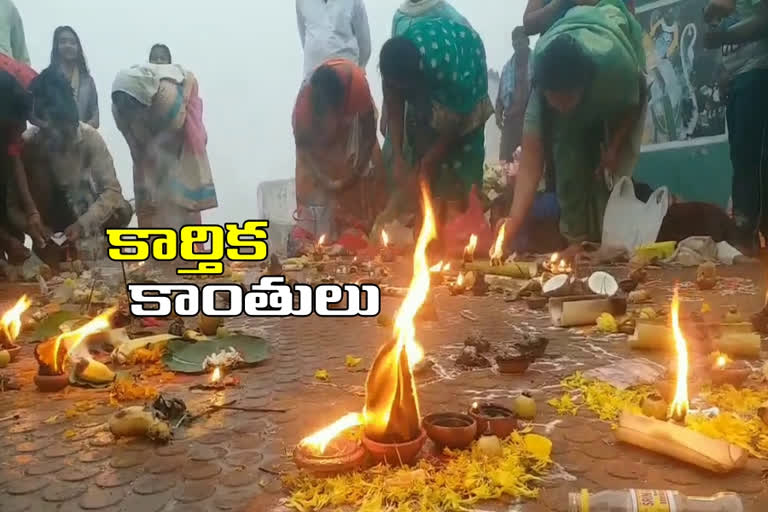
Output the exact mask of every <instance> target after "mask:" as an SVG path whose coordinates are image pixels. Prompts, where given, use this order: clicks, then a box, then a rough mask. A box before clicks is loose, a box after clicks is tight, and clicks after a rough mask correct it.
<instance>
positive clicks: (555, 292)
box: [541, 274, 571, 297]
mask: <svg viewBox="0 0 768 512" xmlns="http://www.w3.org/2000/svg"><path fill="white" fill-rule="evenodd" d="M570 288H571V278H570V276H568V275H566V274H559V275H556V276H555V277H553V278H552V279H550V280H549V281H547V282H546V283H544V285H543V286H542V287H541V291H542V293H543V294H544V296H545V297H558V296H563V295H568V293H569V292H570Z"/></svg>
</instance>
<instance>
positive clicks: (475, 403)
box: [472, 402, 480, 410]
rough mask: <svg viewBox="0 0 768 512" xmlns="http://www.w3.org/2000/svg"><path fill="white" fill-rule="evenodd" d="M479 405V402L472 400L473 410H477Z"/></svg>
mask: <svg viewBox="0 0 768 512" xmlns="http://www.w3.org/2000/svg"><path fill="white" fill-rule="evenodd" d="M478 407H480V404H478V403H477V402H472V410H475V409H477V408H478Z"/></svg>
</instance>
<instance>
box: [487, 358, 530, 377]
mask: <svg viewBox="0 0 768 512" xmlns="http://www.w3.org/2000/svg"><path fill="white" fill-rule="evenodd" d="M532 362H533V359H532V358H530V357H525V356H519V357H509V358H505V357H502V356H496V364H497V365H498V366H499V372H501V373H508V374H520V373H525V370H527V369H528V367H529V366H531V363H532Z"/></svg>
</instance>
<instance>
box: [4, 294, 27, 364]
mask: <svg viewBox="0 0 768 512" xmlns="http://www.w3.org/2000/svg"><path fill="white" fill-rule="evenodd" d="M31 305H32V303H31V302H30V301H29V299H27V296H26V295H22V297H21V298H20V299H19V300H18V301H17V302H16V304H14V306H13V307H12V308H11V309H9V310H8V311H6V312H5V313H3V316H2V317H0V350H4V351H5V352H8V361H9V362H12V361H15V360H16V358H17V357H18V355H19V352H20V351H21V347H20V346H19V345H16V344H15V343H14V342H15V341H16V338H18V337H19V333H21V324H22V321H21V317H22V315H23V314H24V312H25V311H26V310H27V309H29V306H31Z"/></svg>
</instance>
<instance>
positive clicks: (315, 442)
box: [299, 412, 363, 454]
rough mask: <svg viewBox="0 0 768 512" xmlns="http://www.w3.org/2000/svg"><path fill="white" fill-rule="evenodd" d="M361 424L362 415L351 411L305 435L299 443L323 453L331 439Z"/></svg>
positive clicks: (315, 451)
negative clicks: (320, 428) (318, 429)
mask: <svg viewBox="0 0 768 512" xmlns="http://www.w3.org/2000/svg"><path fill="white" fill-rule="evenodd" d="M362 424H363V415H362V414H360V413H358V412H351V413H349V414H347V415H346V416H344V417H342V418H340V419H338V420H337V421H336V422H335V423H332V424H331V425H329V426H327V427H325V428H324V429H322V430H320V431H318V432H315V433H314V434H312V435H311V436H307V437H305V438H304V439H302V440H301V441H299V445H301V446H304V447H306V448H309V449H310V450H312V451H313V452H314V453H317V454H323V453H325V449H326V448H327V447H328V445H329V444H330V442H331V441H333V440H334V439H335V438H336V437H337V436H338V435H339V434H341V433H342V432H344V431H345V430H347V429H350V428H352V427H357V426H359V425H362Z"/></svg>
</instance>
